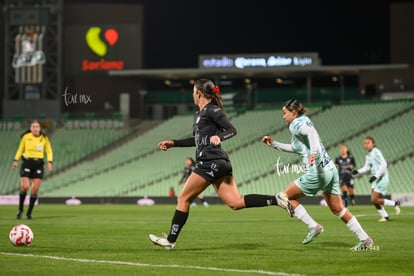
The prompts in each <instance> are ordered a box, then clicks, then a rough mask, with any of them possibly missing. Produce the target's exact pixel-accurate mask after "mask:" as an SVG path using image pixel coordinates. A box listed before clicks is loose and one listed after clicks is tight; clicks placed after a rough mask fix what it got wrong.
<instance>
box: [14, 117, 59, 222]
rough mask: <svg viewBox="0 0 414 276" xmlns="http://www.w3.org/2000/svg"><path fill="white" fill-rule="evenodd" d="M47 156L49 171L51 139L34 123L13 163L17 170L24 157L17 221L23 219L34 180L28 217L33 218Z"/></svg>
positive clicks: (25, 134)
mask: <svg viewBox="0 0 414 276" xmlns="http://www.w3.org/2000/svg"><path fill="white" fill-rule="evenodd" d="M45 152H46V154H47V169H48V170H49V171H50V170H52V161H53V151H52V145H51V144H50V141H49V138H48V137H47V136H46V135H45V134H44V133H43V132H41V130H40V124H39V122H38V121H33V122H32V123H31V125H30V129H29V130H28V131H26V132H25V133H23V134H22V136H21V139H20V144H19V148H18V149H17V152H16V155H15V157H14V161H13V169H15V168H17V165H18V161H19V159H20V157H22V160H23V162H22V166H21V169H20V182H21V190H20V200H19V211H18V212H17V219H21V218H22V213H23V204H24V200H25V198H26V193H27V190H28V189H29V187H30V180H32V194H31V196H30V203H29V209H28V210H27V213H26V216H27V218H28V219H31V218H32V210H33V207H34V205H35V202H36V200H37V193H38V191H39V187H40V183H41V180H42V178H43V166H44V161H43V158H44V155H45Z"/></svg>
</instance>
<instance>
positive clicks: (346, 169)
mask: <svg viewBox="0 0 414 276" xmlns="http://www.w3.org/2000/svg"><path fill="white" fill-rule="evenodd" d="M335 164H336V165H337V166H338V172H339V178H341V179H342V178H349V179H351V177H352V169H351V168H350V165H352V166H353V168H355V159H354V157H353V156H352V155H350V154H349V155H348V156H347V157H345V158H342V156H338V157H337V158H336V159H335Z"/></svg>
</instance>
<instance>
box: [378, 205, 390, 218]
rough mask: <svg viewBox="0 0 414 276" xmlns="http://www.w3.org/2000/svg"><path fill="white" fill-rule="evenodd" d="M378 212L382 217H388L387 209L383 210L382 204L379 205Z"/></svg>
mask: <svg viewBox="0 0 414 276" xmlns="http://www.w3.org/2000/svg"><path fill="white" fill-rule="evenodd" d="M378 213H379V214H380V216H381V217H383V218H387V217H388V213H387V211H385V209H384V206H381V209H378Z"/></svg>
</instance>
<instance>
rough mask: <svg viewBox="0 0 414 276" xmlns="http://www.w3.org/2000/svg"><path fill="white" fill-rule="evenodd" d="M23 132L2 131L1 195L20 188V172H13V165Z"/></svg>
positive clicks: (0, 136)
mask: <svg viewBox="0 0 414 276" xmlns="http://www.w3.org/2000/svg"><path fill="white" fill-rule="evenodd" d="M22 132H23V130H21V129H17V130H13V129H8V130H1V131H0V140H1V143H0V152H1V154H0V172H1V181H0V194H7V193H9V192H11V191H13V190H15V189H18V188H19V187H20V177H19V170H18V169H16V170H13V169H12V163H13V158H14V155H15V154H16V150H17V148H18V146H19V138H20V135H21V134H22Z"/></svg>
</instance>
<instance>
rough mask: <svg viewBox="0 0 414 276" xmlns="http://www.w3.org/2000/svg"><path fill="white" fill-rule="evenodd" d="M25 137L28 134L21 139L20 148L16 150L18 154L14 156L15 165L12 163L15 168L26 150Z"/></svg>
mask: <svg viewBox="0 0 414 276" xmlns="http://www.w3.org/2000/svg"><path fill="white" fill-rule="evenodd" d="M25 137H26V136H23V137H22V139H20V144H19V148H18V149H17V152H16V154H15V156H14V160H13V165H12V167H13V169H15V168H17V165H18V162H19V159H20V157H21V156H22V154H23V152H24V145H25V140H26V139H25Z"/></svg>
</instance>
